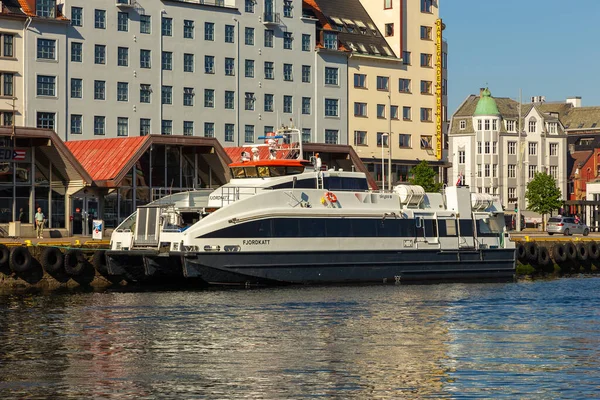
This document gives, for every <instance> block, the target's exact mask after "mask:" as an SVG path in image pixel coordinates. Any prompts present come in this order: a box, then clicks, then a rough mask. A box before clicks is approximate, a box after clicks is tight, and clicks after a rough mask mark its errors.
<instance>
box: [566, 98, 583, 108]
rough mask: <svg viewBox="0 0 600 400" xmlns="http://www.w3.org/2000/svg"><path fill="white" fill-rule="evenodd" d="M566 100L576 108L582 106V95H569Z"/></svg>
mask: <svg viewBox="0 0 600 400" xmlns="http://www.w3.org/2000/svg"><path fill="white" fill-rule="evenodd" d="M566 102H567V103H568V104H570V105H572V106H573V107H575V108H578V107H581V96H573V97H567V101H566Z"/></svg>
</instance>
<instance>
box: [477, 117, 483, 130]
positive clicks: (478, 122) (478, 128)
mask: <svg viewBox="0 0 600 400" xmlns="http://www.w3.org/2000/svg"><path fill="white" fill-rule="evenodd" d="M482 129H483V122H482V121H481V120H480V119H478V120H477V130H478V131H480V130H482Z"/></svg>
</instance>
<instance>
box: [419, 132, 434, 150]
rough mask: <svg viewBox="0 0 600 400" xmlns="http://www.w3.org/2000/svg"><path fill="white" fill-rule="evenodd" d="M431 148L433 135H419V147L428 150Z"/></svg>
mask: <svg viewBox="0 0 600 400" xmlns="http://www.w3.org/2000/svg"><path fill="white" fill-rule="evenodd" d="M432 148H433V137H432V136H431V135H421V149H422V150H430V149H432Z"/></svg>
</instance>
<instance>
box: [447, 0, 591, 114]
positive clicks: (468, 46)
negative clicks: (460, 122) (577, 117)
mask: <svg viewBox="0 0 600 400" xmlns="http://www.w3.org/2000/svg"><path fill="white" fill-rule="evenodd" d="M440 16H441V18H442V19H443V21H444V23H445V24H446V29H445V30H444V36H445V38H446V39H447V40H448V46H449V47H448V90H449V92H448V117H450V116H451V115H452V114H453V113H454V112H455V111H456V109H457V108H458V107H459V106H460V104H461V103H462V101H463V100H464V99H465V98H466V97H467V96H468V95H469V94H478V93H479V88H480V87H484V86H485V85H486V83H487V85H488V86H489V88H490V90H491V92H492V95H493V96H497V97H511V98H513V99H518V97H519V88H521V89H522V91H523V101H527V102H528V101H529V99H530V98H531V96H538V95H539V96H546V101H564V100H565V99H566V98H567V97H570V96H581V97H582V103H583V105H584V106H600V22H599V20H600V0H577V1H573V0H571V1H569V0H501V1H492V0H440Z"/></svg>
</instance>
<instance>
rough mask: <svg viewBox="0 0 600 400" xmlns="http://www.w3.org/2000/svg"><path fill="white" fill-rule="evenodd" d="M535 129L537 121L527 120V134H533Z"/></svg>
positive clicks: (533, 119)
mask: <svg viewBox="0 0 600 400" xmlns="http://www.w3.org/2000/svg"><path fill="white" fill-rule="evenodd" d="M536 128H537V121H536V119H535V118H531V119H530V120H529V133H534V132H535V131H536Z"/></svg>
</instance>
